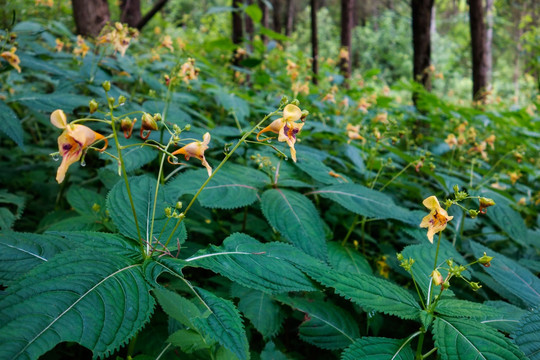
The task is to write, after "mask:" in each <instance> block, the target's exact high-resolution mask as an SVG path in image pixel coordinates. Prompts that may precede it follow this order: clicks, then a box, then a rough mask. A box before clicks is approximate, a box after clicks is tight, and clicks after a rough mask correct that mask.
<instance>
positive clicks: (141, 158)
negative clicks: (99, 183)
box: [99, 136, 158, 176]
mask: <svg viewBox="0 0 540 360" xmlns="http://www.w3.org/2000/svg"><path fill="white" fill-rule="evenodd" d="M119 141H120V145H121V146H126V145H133V144H136V143H140V139H138V138H137V137H135V136H133V137H131V138H130V139H125V138H124V137H121V138H120V139H119ZM107 151H108V152H110V153H111V154H115V155H116V154H117V150H116V144H115V143H114V142H110V143H109V150H107ZM157 155H158V152H157V151H156V150H155V149H153V148H151V147H149V146H132V147H129V148H127V149H124V150H122V159H123V160H124V166H125V168H126V171H127V172H131V171H134V170H137V169H140V168H141V167H142V166H143V165H146V164H148V163H149V162H151V161H152V160H154V159H155V158H156V157H157ZM99 157H100V158H101V159H103V160H110V159H111V158H110V156H109V155H107V154H104V153H101V154H100V155H99ZM105 169H107V170H110V171H112V172H114V173H116V174H118V175H119V176H120V174H119V169H118V162H116V161H113V162H112V163H111V164H109V165H107V166H105Z"/></svg>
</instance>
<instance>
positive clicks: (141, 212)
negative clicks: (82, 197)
mask: <svg viewBox="0 0 540 360" xmlns="http://www.w3.org/2000/svg"><path fill="white" fill-rule="evenodd" d="M129 185H130V188H131V195H132V197H133V204H134V206H135V212H136V213H137V220H138V223H139V229H140V232H141V236H142V237H143V239H142V241H144V242H145V243H146V242H150V229H151V221H152V211H153V208H154V196H155V193H156V181H155V180H154V179H152V178H150V177H147V176H139V177H132V178H130V179H129ZM176 200H177V197H176V196H174V195H173V194H172V193H171V192H170V191H167V189H166V188H164V187H163V186H162V187H160V189H159V192H158V196H157V205H156V212H155V219H154V229H153V234H152V238H151V239H152V240H151V241H155V238H154V237H158V236H159V234H160V233H161V232H163V234H162V236H161V238H160V241H163V242H164V241H165V240H166V239H167V238H168V237H169V236H170V234H171V233H172V231H173V229H174V227H175V225H176V223H177V219H170V220H169V219H168V218H167V216H166V215H165V208H166V207H173V208H174V206H175V204H176ZM107 208H108V209H109V213H110V215H111V218H112V220H113V222H114V224H115V225H116V227H117V228H118V230H119V231H120V232H121V233H122V234H123V235H125V236H128V237H131V238H133V239H138V234H137V228H136V226H135V220H134V219H133V212H132V210H131V205H130V201H129V196H128V192H127V190H126V186H125V183H124V182H123V181H122V182H119V183H117V184H116V185H115V186H114V187H113V188H112V190H111V191H110V192H109V195H108V196H107ZM186 237H187V234H186V228H185V226H184V223H183V222H182V223H180V226H178V228H177V229H176V230H175V231H174V234H173V236H172V238H173V242H174V243H177V242H179V243H183V242H184V241H185V240H186Z"/></svg>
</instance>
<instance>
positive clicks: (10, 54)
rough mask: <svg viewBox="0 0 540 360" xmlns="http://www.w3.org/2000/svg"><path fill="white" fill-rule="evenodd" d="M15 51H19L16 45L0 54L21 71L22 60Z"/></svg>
mask: <svg viewBox="0 0 540 360" xmlns="http://www.w3.org/2000/svg"><path fill="white" fill-rule="evenodd" d="M15 51H17V48H16V47H12V48H11V50H10V51H4V52H3V53H2V54H0V56H1V57H2V58H4V60H6V61H7V62H8V63H9V65H11V66H13V68H15V70H17V72H21V67H20V66H19V64H20V63H21V60H20V59H19V57H18V56H17V55H15Z"/></svg>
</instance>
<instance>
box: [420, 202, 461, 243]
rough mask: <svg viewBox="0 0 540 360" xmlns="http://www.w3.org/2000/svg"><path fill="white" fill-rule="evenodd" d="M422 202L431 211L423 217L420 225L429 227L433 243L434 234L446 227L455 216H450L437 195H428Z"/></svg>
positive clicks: (429, 236)
mask: <svg viewBox="0 0 540 360" xmlns="http://www.w3.org/2000/svg"><path fill="white" fill-rule="evenodd" d="M422 204H424V206H425V207H427V208H428V209H430V210H431V212H430V213H429V214H428V215H426V216H425V217H424V218H423V219H422V222H421V223H420V227H421V228H428V232H427V237H428V239H429V241H430V242H431V243H432V244H433V235H435V234H436V233H438V232H441V231H443V230H444V229H446V224H447V223H448V222H449V221H450V220H452V219H453V218H454V217H453V216H448V213H447V212H446V210H444V209H443V208H442V207H441V205H440V204H439V200H437V197H436V196H430V197H428V198H427V199H425V200H424V201H423V202H422Z"/></svg>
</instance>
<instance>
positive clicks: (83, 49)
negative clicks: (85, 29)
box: [73, 35, 90, 58]
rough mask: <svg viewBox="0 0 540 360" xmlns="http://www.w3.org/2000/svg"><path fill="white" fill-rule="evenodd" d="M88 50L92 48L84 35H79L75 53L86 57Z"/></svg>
mask: <svg viewBox="0 0 540 360" xmlns="http://www.w3.org/2000/svg"><path fill="white" fill-rule="evenodd" d="M88 50H90V48H89V47H88V45H86V42H85V41H84V39H83V37H82V36H81V35H77V47H76V48H75V49H73V54H75V55H76V56H79V55H81V57H83V58H84V57H85V56H86V54H87V53H88Z"/></svg>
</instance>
